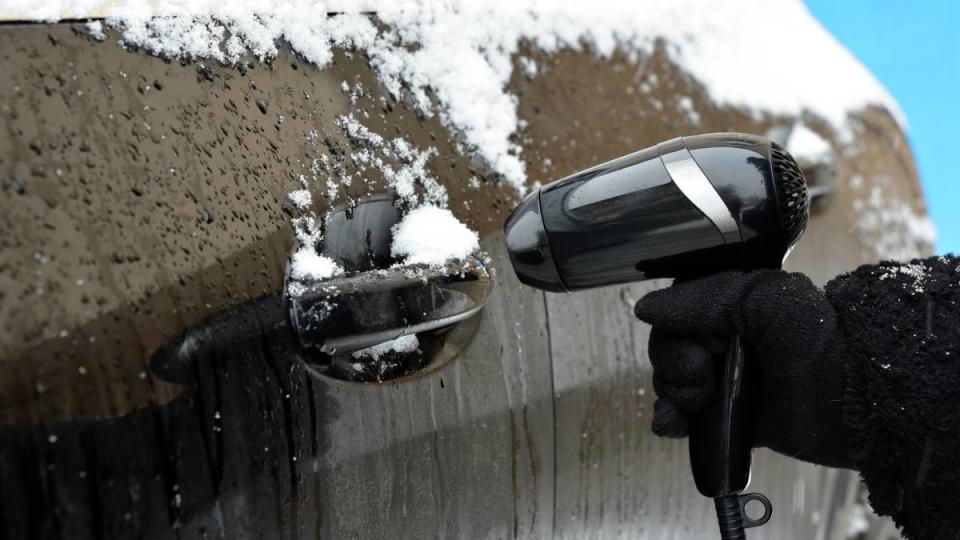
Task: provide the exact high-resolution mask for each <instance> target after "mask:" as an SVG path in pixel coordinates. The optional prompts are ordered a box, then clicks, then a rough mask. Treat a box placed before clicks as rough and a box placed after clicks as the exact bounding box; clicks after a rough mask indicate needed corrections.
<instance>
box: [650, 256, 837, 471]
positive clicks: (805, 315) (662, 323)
mask: <svg viewBox="0 0 960 540" xmlns="http://www.w3.org/2000/svg"><path fill="white" fill-rule="evenodd" d="M635 312H636V315H637V317H639V318H640V319H641V320H643V321H645V322H648V323H650V324H651V325H653V329H652V330H651V332H650V346H649V354H650V362H651V363H652V364H653V387H654V390H655V391H656V393H657V396H658V399H657V401H656V402H655V403H654V415H653V431H654V433H656V434H657V435H661V436H666V437H683V436H685V435H686V434H687V429H688V422H689V418H690V416H691V415H695V414H697V413H698V412H699V411H700V410H701V409H703V407H704V406H705V405H706V404H707V403H708V402H709V401H710V399H711V397H712V396H713V393H714V391H715V385H716V380H715V374H717V373H719V369H718V367H717V366H716V363H717V362H719V361H722V359H723V353H724V352H725V351H726V350H727V346H728V343H729V340H730V338H731V337H732V336H733V335H734V334H738V333H739V334H740V335H741V337H742V339H743V342H744V347H745V350H746V354H748V355H752V356H753V358H755V359H756V360H757V364H758V365H759V369H760V376H759V380H760V382H761V385H762V386H761V389H760V393H759V396H760V397H759V407H758V409H757V411H756V412H757V431H756V439H755V443H754V446H765V447H768V448H771V449H773V450H776V451H777V452H780V453H783V454H786V455H789V456H791V457H796V458H798V459H802V460H805V461H811V462H814V463H818V464H821V465H828V466H834V467H852V463H851V460H850V458H849V457H848V456H849V452H848V451H847V448H846V443H845V437H844V433H843V427H842V426H843V424H842V412H843V411H842V400H843V392H844V390H843V389H844V380H843V369H842V366H841V362H842V361H843V336H842V334H841V331H840V329H839V328H838V324H837V316H836V313H835V312H834V309H833V306H831V305H830V303H829V302H828V301H827V298H826V296H825V295H824V293H823V291H821V290H820V289H818V288H817V287H815V286H814V285H813V283H811V282H810V280H809V279H808V278H807V277H806V276H804V275H802V274H789V273H786V272H783V271H779V270H777V271H774V270H761V271H755V272H749V273H743V272H725V273H722V274H717V275H713V276H710V277H706V278H702V279H697V280H692V281H686V282H682V283H676V284H674V285H673V286H672V287H669V288H667V289H663V290H659V291H655V292H652V293H650V294H648V295H647V296H645V297H643V298H642V299H641V300H640V301H639V302H637V305H636V308H635Z"/></svg>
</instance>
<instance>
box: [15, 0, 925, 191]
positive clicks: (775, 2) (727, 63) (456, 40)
mask: <svg viewBox="0 0 960 540" xmlns="http://www.w3.org/2000/svg"><path fill="white" fill-rule="evenodd" d="M0 6H2V7H3V9H4V10H5V11H6V12H7V13H10V14H11V15H13V16H16V17H20V18H33V19H40V20H57V19H59V18H84V17H89V14H90V13H102V14H106V15H107V19H106V21H107V23H108V25H110V26H113V27H115V28H118V29H119V30H120V33H121V36H122V41H123V42H124V43H126V44H129V45H134V46H137V47H140V48H143V49H145V50H147V51H150V52H152V53H154V54H158V55H161V56H166V57H190V58H213V59H216V60H218V61H221V62H224V63H234V62H237V61H239V60H240V59H241V58H243V57H244V55H252V56H254V57H256V58H259V59H261V60H266V59H269V58H272V57H274V56H276V54H277V43H278V41H280V40H284V41H286V42H288V43H289V44H290V46H291V47H292V48H293V49H294V50H295V51H296V52H297V53H299V54H300V55H301V56H303V57H304V58H305V59H307V60H308V61H310V62H313V63H315V64H316V65H318V66H321V67H322V66H325V65H327V64H328V63H329V62H330V61H331V60H332V58H333V51H334V50H335V49H359V50H363V51H365V53H366V55H367V57H368V58H369V61H370V63H371V65H372V66H373V68H374V69H375V70H376V72H377V73H378V75H379V78H380V81H381V83H382V84H383V85H384V87H385V88H386V89H387V90H388V91H389V92H390V93H391V94H393V95H394V96H395V97H397V98H400V97H403V96H404V94H408V95H409V97H410V99H411V100H412V101H413V103H414V104H415V105H416V106H417V108H418V109H419V111H420V112H421V113H422V114H424V115H425V116H430V115H432V114H433V113H435V112H439V116H440V118H441V120H442V121H443V122H444V124H446V125H447V126H448V127H449V128H451V129H452V130H453V131H454V132H455V133H458V134H459V136H460V139H461V147H462V150H464V151H465V152H467V153H468V154H470V155H472V156H475V157H477V158H478V159H479V160H480V161H482V162H484V163H486V164H487V165H488V166H489V167H490V168H491V169H492V170H493V171H494V172H496V173H499V175H501V177H502V178H503V179H504V180H506V181H507V182H508V183H510V184H511V185H513V186H515V187H516V188H517V189H518V190H520V191H521V192H522V191H524V189H525V182H526V171H525V165H524V163H523V160H522V159H521V155H520V148H519V146H518V145H517V144H516V143H515V142H513V139H512V138H511V137H512V135H513V134H514V133H515V131H516V130H517V126H518V125H519V118H518V115H517V98H516V96H514V95H512V94H511V93H510V92H508V91H507V90H506V88H505V87H506V85H507V83H508V81H509V80H510V78H511V76H512V73H513V70H514V69H515V65H514V61H513V57H514V55H515V54H516V53H518V52H519V50H520V46H521V44H523V43H527V44H530V45H532V46H533V47H534V48H535V49H538V50H540V51H543V52H546V53H552V52H556V51H558V50H561V49H571V50H582V49H589V50H591V51H592V52H593V53H594V54H596V55H597V56H599V57H603V58H608V57H610V56H611V55H613V53H614V52H616V51H617V50H620V51H622V52H624V53H625V54H626V56H627V57H628V58H629V59H630V60H631V61H634V62H638V61H639V59H640V58H641V56H642V55H644V54H649V53H651V52H652V51H653V49H654V47H655V46H656V44H657V43H658V42H660V41H661V40H662V42H663V43H664V44H665V45H666V51H667V53H668V54H669V56H670V58H671V59H672V61H674V62H675V63H677V64H678V65H679V66H680V67H682V68H683V69H685V70H686V71H688V72H689V73H690V74H691V75H693V77H695V78H696V79H697V80H698V81H700V82H701V83H703V84H704V86H705V87H706V88H707V90H708V92H709V94H710V96H711V97H712V98H713V99H714V100H715V101H716V102H717V103H719V104H725V105H732V106H736V107H743V108H747V109H749V110H751V111H754V112H757V113H759V112H761V111H762V112H767V113H773V114H782V115H791V116H798V115H800V114H802V113H804V112H807V111H810V112H813V113H815V114H817V115H819V116H821V117H822V118H824V119H825V120H827V121H829V122H830V123H831V124H832V125H833V126H834V127H835V128H837V129H838V131H839V132H840V134H841V135H843V134H849V133H848V132H849V130H847V129H846V128H845V124H846V121H847V115H848V114H849V113H850V112H855V111H858V110H861V109H863V108H864V107H865V106H866V105H870V104H875V105H879V106H882V107H884V108H886V109H887V110H888V111H890V113H891V114H893V115H894V116H895V117H896V118H897V119H898V120H899V121H900V123H901V125H904V126H905V125H906V121H905V119H904V116H903V114H902V113H901V112H900V109H899V108H898V107H897V104H896V103H895V101H894V100H893V98H892V97H891V96H890V95H889V93H888V92H887V91H886V89H884V87H883V86H882V85H881V84H880V83H879V82H878V81H877V80H876V78H875V77H874V76H873V75H872V74H871V73H870V72H869V71H868V70H867V69H866V68H865V67H864V66H863V65H862V64H861V63H860V62H859V61H857V60H856V58H854V57H853V55H852V54H850V52H849V51H847V50H846V49H845V48H844V47H843V46H842V45H841V44H840V43H839V42H837V40H836V39H834V38H833V37H832V36H831V35H830V34H829V33H828V32H827V31H826V30H825V29H824V28H823V26H822V25H820V23H818V22H817V21H816V20H815V19H814V18H813V16H812V15H811V14H810V13H809V11H808V10H807V9H806V8H805V7H804V5H803V3H802V2H800V1H799V0H743V1H739V2H726V1H723V0H651V1H648V2H645V3H643V5H642V6H640V7H638V5H637V4H636V2H635V1H632V0H600V1H597V2H593V3H591V4H590V5H589V6H587V5H585V4H584V3H582V2H578V1H573V0H566V1H558V2H549V3H546V2H538V1H537V0H497V1H490V2H474V1H471V0H419V1H412V0H409V1H397V0H370V1H367V2H363V3H361V4H356V3H345V2H326V3H324V2H307V1H303V0H300V1H293V2H282V3H263V2H255V1H253V0H238V1H235V2H220V1H212V0H166V1H163V2H150V3H148V2H143V1H141V0H113V1H110V2H97V1H95V0H94V1H90V0H47V1H44V2H38V3H33V4H28V3H24V2H14V1H13V0H0ZM361 10H362V11H364V12H365V13H361V12H360V11H361ZM337 11H342V12H343V13H341V14H339V15H334V16H330V15H329V13H331V12H337ZM369 12H376V15H375V17H374V16H370V15H367V14H366V13H369ZM92 30H93V31H94V33H95V34H96V33H97V32H96V29H95V28H93V29H92ZM772 44H775V45H776V46H772ZM518 62H519V64H520V65H519V66H518V67H519V68H520V69H522V70H523V72H524V75H526V76H528V77H530V76H534V75H535V71H541V70H534V69H532V68H533V67H534V66H533V64H532V63H531V62H529V61H526V60H523V61H521V60H518ZM638 88H639V89H640V90H641V91H643V88H642V84H639V83H638Z"/></svg>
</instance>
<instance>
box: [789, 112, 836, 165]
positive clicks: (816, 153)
mask: <svg viewBox="0 0 960 540" xmlns="http://www.w3.org/2000/svg"><path fill="white" fill-rule="evenodd" d="M787 151H788V152H790V155H792V156H793V157H795V158H796V159H797V160H798V161H805V162H809V163H817V162H820V161H824V160H829V159H830V157H831V155H832V154H833V148H832V147H831V146H830V143H829V142H827V141H826V139H824V138H823V137H821V136H820V135H819V134H817V132H815V131H813V130H812V129H810V128H808V127H807V126H806V125H804V124H803V123H802V122H797V123H796V124H795V125H794V126H793V129H792V130H791V131H790V136H789V138H788V139H787Z"/></svg>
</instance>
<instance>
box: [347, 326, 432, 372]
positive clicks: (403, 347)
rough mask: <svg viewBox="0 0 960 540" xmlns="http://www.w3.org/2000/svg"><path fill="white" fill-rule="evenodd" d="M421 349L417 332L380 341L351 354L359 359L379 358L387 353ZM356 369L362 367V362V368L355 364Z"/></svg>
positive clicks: (409, 351) (410, 351)
mask: <svg viewBox="0 0 960 540" xmlns="http://www.w3.org/2000/svg"><path fill="white" fill-rule="evenodd" d="M419 349H420V340H418V339H417V336H416V334H410V335H408V336H400V337H398V338H397V339H392V340H390V341H385V342H383V343H378V344H376V345H374V346H372V347H367V348H366V349H360V350H359V351H356V352H353V353H351V356H353V357H354V358H357V359H369V360H379V359H380V357H381V356H383V355H385V354H387V353H391V352H395V353H412V352H416V351H417V350H419ZM354 369H357V370H359V369H362V364H361V367H360V368H358V367H356V366H354Z"/></svg>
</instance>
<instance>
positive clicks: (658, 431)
mask: <svg viewBox="0 0 960 540" xmlns="http://www.w3.org/2000/svg"><path fill="white" fill-rule="evenodd" d="M651 427H652V428H653V433H654V434H655V435H657V436H660V437H668V438H671V439H679V438H681V437H686V436H687V433H688V431H689V430H690V420H689V419H688V418H687V417H686V416H685V415H684V414H683V413H682V412H680V410H679V409H677V408H676V407H675V406H674V405H673V403H671V402H670V401H669V400H667V399H663V398H660V399H657V400H656V401H654V402H653V424H652V426H651Z"/></svg>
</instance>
